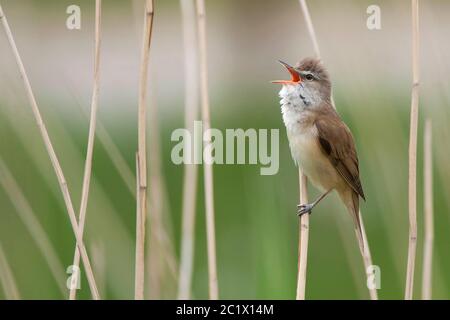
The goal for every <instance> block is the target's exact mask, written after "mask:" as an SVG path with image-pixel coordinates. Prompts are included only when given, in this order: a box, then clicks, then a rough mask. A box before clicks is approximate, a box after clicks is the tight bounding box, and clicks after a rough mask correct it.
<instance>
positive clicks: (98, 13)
mask: <svg viewBox="0 0 450 320" xmlns="http://www.w3.org/2000/svg"><path fill="white" fill-rule="evenodd" d="M101 19H102V0H96V1H95V45H94V46H95V53H94V84H93V90H92V100H91V119H90V123H89V136H88V145H87V151H86V161H85V167H84V176H83V188H82V191H81V205H80V213H79V215H78V225H79V228H80V229H79V231H78V233H79V237H80V239H83V234H84V226H85V221H86V209H87V203H88V198H89V187H90V183H91V172H92V156H93V152H94V140H95V128H96V124H97V109H98V95H99V87H100V71H99V68H100V43H101V34H100V26H101ZM79 264H80V251H78V248H77V247H76V246H75V253H74V257H73V265H74V266H75V267H77V268H78V266H79ZM78 275H79V274H78ZM76 294H77V289H76V288H73V287H72V288H71V289H70V295H69V299H70V300H75V299H76Z"/></svg>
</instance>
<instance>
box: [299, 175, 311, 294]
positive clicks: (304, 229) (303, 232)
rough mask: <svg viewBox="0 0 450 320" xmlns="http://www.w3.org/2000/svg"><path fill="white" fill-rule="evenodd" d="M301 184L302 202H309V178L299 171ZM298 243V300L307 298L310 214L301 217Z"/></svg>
mask: <svg viewBox="0 0 450 320" xmlns="http://www.w3.org/2000/svg"><path fill="white" fill-rule="evenodd" d="M298 176H299V186H300V203H308V190H307V187H306V186H307V178H306V176H305V175H304V174H302V172H301V170H299V171H298ZM299 232H300V236H299V244H298V276H297V295H296V299H297V300H305V289H306V267H307V265H308V264H307V262H308V241H309V214H303V215H302V216H301V217H300V226H299Z"/></svg>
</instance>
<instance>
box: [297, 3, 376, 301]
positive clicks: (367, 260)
mask: <svg viewBox="0 0 450 320" xmlns="http://www.w3.org/2000/svg"><path fill="white" fill-rule="evenodd" d="M299 2H300V7H301V9H302V12H303V17H304V19H305V22H306V27H307V29H308V33H309V37H310V38H311V41H312V43H313V47H314V53H315V55H316V57H317V58H320V50H319V43H318V41H317V37H316V32H315V31H314V26H313V24H312V19H311V15H310V14H309V10H308V6H307V4H306V0H299ZM331 103H332V105H333V107H334V108H335V109H336V106H335V104H334V99H333V97H331ZM302 180H303V179H300V181H302ZM303 188H304V189H305V190H306V179H305V185H304V186H303ZM300 189H302V186H301V187H300ZM305 193H306V192H305ZM301 201H302V199H300V203H305V202H301ZM358 214H359V221H360V225H361V232H362V234H363V241H364V248H365V250H364V252H363V251H361V255H362V259H363V262H364V267H365V271H366V273H367V270H368V268H369V267H370V266H372V264H373V263H372V255H371V253H370V249H369V243H368V241H367V237H366V230H365V227H364V222H363V218H362V215H361V211H359V213H358ZM303 216H305V215H303ZM305 223H306V224H305V226H303V222H302V221H300V224H301V226H302V228H301V229H300V243H299V245H301V246H302V248H301V249H300V250H299V252H302V251H303V252H304V251H306V252H307V250H308V249H307V248H304V247H305V246H307V245H308V241H307V240H306V241H305V240H302V239H303V238H306V239H307V237H308V234H309V231H304V230H305V229H307V230H309V220H308V221H306V220H305ZM302 230H303V231H304V233H305V234H304V235H302V234H301V232H302ZM303 259H304V260H305V261H304V262H303V263H301V262H300V263H299V265H301V266H302V267H304V268H305V270H303V269H300V268H299V278H300V275H303V276H304V277H305V278H306V265H307V263H306V260H307V256H306V254H305V255H304V257H303ZM367 276H368V275H367ZM305 282H306V279H305V280H304V281H302V282H300V281H298V283H297V299H300V298H299V297H302V296H303V299H304V296H305V293H304V291H305V287H304V283H305ZM299 284H301V285H303V288H299V287H298V285H299ZM299 290H300V291H301V290H303V292H302V293H303V295H301V294H300V295H299ZM369 295H370V299H372V300H378V294H377V289H376V288H369Z"/></svg>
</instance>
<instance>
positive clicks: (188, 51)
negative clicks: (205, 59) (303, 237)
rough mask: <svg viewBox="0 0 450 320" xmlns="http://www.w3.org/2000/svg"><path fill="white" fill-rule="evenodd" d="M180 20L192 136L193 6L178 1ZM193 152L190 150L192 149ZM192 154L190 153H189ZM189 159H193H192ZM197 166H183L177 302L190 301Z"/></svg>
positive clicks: (195, 86) (195, 65)
mask: <svg viewBox="0 0 450 320" xmlns="http://www.w3.org/2000/svg"><path fill="white" fill-rule="evenodd" d="M180 4H181V12H182V17H183V42H184V83H185V93H184V101H185V121H184V124H185V127H186V128H187V129H188V130H189V132H190V133H191V135H193V134H194V130H193V129H194V128H193V127H194V121H195V120H196V119H197V115H198V100H199V98H198V74H197V70H198V56H197V54H198V52H197V48H196V46H195V43H196V40H197V39H196V25H195V18H196V17H195V3H194V1H193V0H180ZM191 152H192V150H191ZM191 155H192V154H191ZM191 158H192V157H191ZM197 178H198V165H196V164H194V163H185V165H184V178H183V181H184V184H183V209H182V210H183V211H182V229H181V254H180V270H179V280H178V299H183V300H185V299H190V298H191V283H192V272H193V265H194V244H195V205H196V194H197Z"/></svg>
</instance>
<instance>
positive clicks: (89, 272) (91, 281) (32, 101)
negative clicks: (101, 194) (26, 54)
mask: <svg viewBox="0 0 450 320" xmlns="http://www.w3.org/2000/svg"><path fill="white" fill-rule="evenodd" d="M0 20H1V21H2V24H3V28H4V29H5V33H6V36H7V38H8V42H9V44H10V46H11V50H12V52H13V55H14V57H15V60H16V63H17V66H18V68H19V72H20V75H21V78H22V80H23V83H24V86H25V90H26V93H27V96H28V100H29V102H30V105H31V109H32V111H33V115H34V117H35V120H36V122H37V125H38V127H39V130H40V133H41V135H42V139H43V140H44V144H45V147H46V149H47V153H48V155H49V157H50V161H51V163H52V166H53V169H54V171H55V174H56V177H57V178H58V183H59V187H60V189H61V192H62V194H63V198H64V203H65V205H66V209H67V213H68V215H69V219H70V223H71V226H72V230H73V233H74V235H75V239H76V242H77V246H78V249H79V250H80V253H81V259H82V261H83V264H84V267H85V270H86V277H87V279H88V284H89V288H90V291H91V294H92V297H93V298H94V299H96V300H97V299H99V298H100V296H99V294H98V290H97V285H96V283H95V278H94V273H93V272H92V267H91V264H90V261H89V257H88V254H87V251H86V247H85V246H84V243H83V240H82V239H81V238H80V237H79V235H78V223H77V218H76V215H75V210H74V208H73V203H72V199H71V197H70V192H69V188H68V185H67V181H66V179H65V177H64V174H63V171H62V168H61V165H60V164H59V160H58V157H57V156H56V153H55V150H54V148H53V145H52V143H51V140H50V136H49V134H48V131H47V128H46V126H45V124H44V121H43V119H42V116H41V113H40V111H39V107H38V105H37V102H36V99H35V97H34V93H33V90H32V88H31V84H30V81H29V79H28V76H27V73H26V71H25V67H24V65H23V62H22V58H21V57H20V54H19V51H18V49H17V46H16V43H15V40H14V37H13V35H12V32H11V29H10V27H9V24H8V21H7V19H6V16H5V15H4V12H3V9H2V7H1V6H0Z"/></svg>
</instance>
